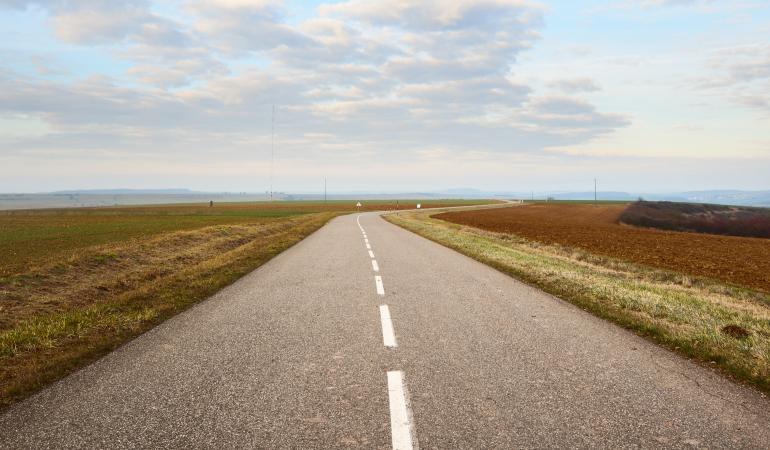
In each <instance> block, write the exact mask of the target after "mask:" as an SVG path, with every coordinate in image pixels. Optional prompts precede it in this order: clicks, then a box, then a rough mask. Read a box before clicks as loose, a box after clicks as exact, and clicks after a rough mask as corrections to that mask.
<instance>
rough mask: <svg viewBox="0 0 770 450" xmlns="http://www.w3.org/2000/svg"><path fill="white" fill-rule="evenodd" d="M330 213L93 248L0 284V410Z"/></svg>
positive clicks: (207, 291) (204, 293)
mask: <svg viewBox="0 0 770 450" xmlns="http://www.w3.org/2000/svg"><path fill="white" fill-rule="evenodd" d="M337 214H338V213H333V212H326V213H315V214H304V215H301V216H287V217H280V218H274V219H272V220H270V221H258V222H255V223H244V224H235V225H216V226H209V227H204V228H200V229H197V230H191V231H178V232H173V233H168V234H164V235H160V236H156V237H153V238H151V239H146V240H142V239H137V240H130V241H126V242H120V243H115V244H109V245H102V246H96V247H91V248H87V249H81V250H80V251H79V252H78V253H77V255H75V256H72V257H70V258H68V259H67V260H64V261H59V262H55V263H50V264H48V265H44V266H41V267H36V268H34V269H30V270H28V271H26V272H23V273H17V274H15V275H14V276H9V277H6V278H4V279H0V305H2V307H0V406H4V405H8V404H10V403H12V402H14V401H17V400H19V399H21V398H23V397H25V396H26V395H29V394H30V393H32V392H34V391H35V390H37V389H39V388H40V387H42V386H44V385H46V384H47V383H49V382H51V381H53V380H56V379H58V378H60V377H62V376H64V375H66V374H67V373H69V372H71V371H72V370H74V369H77V368H78V367H81V366H83V365H84V364H86V363H88V362H90V361H92V360H94V359H96V358H98V357H99V356H101V355H103V354H104V353H106V352H108V351H110V350H112V349H114V348H115V347H117V346H118V345H120V344H121V343H123V342H125V341H126V340H128V339H131V338H132V337H135V336H137V335H139V334H141V333H142V332H144V331H146V330H148V329H150V328H151V327H153V326H154V325H156V324H158V323H160V322H162V321H163V320H165V319H167V318H168V317H171V316H172V315H174V314H176V313H178V312H179V311H181V310H183V309H185V308H187V307H189V306H190V305H192V304H194V303H195V302H197V301H199V300H202V299H204V298H206V297H208V296H210V295H212V294H214V293H215V292H217V291H218V290H219V289H221V288H223V287H224V286H226V285H228V284H230V283H232V282H233V281H235V280H236V279H237V278H239V277H241V276H242V275H244V274H246V273H248V272H249V271H251V270H253V269H254V268H256V267H258V266H260V265H261V264H263V263H264V262H266V261H267V260H269V259H270V258H272V257H273V256H275V255H277V254H278V253H280V252H282V251H283V250H285V249H286V248H288V247H290V246H291V245H293V244H295V243H296V242H298V241H300V240H301V239H303V238H304V237H305V236H307V235H308V234H310V233H312V232H313V231H315V230H317V229H318V228H320V227H321V226H322V225H323V224H324V223H326V222H327V221H328V220H329V219H330V218H332V217H334V216H336V215H337Z"/></svg>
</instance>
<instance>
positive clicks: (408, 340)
mask: <svg viewBox="0 0 770 450" xmlns="http://www.w3.org/2000/svg"><path fill="white" fill-rule="evenodd" d="M367 247H369V248H367ZM370 252H371V253H370ZM377 277H379V278H377ZM418 446H419V447H421V448H423V449H434V448H435V449H450V448H522V447H524V448H532V447H534V448H568V447H569V448H589V447H590V448H596V447H600V448H621V447H633V448H638V447H642V448H652V447H655V448H660V447H674V448H698V447H703V448H706V447H707V448H770V401H768V399H767V398H766V397H764V396H762V395H761V394H759V393H758V392H756V391H753V390H751V389H748V388H745V387H741V386H739V385H737V384H734V383H732V382H730V381H727V380H725V379H724V378H722V377H721V376H719V375H716V374H715V373H713V372H712V371H711V370H709V369H707V368H703V367H701V366H698V365H696V364H693V363H691V362H689V361H687V360H684V359H682V358H680V357H678V356H675V355H673V354H671V353H669V352H667V351H666V350H663V349H660V348H658V347H656V346H655V345H653V344H650V343H648V342H646V341H645V340H643V339H641V338H639V337H637V336H635V335H633V334H632V333H629V332H627V331H624V330H622V329H620V328H618V327H616V326H614V325H612V324H609V323H607V322H604V321H602V320H600V319H597V318H595V317H593V316H591V315H589V314H588V313H585V312H583V311H581V310H579V309H578V308H575V307H573V306H571V305H570V304H567V303H565V302H563V301H561V300H558V299H555V298H553V297H551V296H549V295H547V294H544V293H542V292H540V291H538V290H536V289H534V288H531V287H528V286H526V285H524V284H522V283H519V282H517V281H515V280H514V279H512V278H510V277H508V276H506V275H503V274H501V273H499V272H496V271H495V270H493V269H491V268H489V267H486V266H484V265H482V264H480V263H477V262H475V261H473V260H471V259H469V258H466V257H464V256H462V255H460V254H458V253H455V252H453V251H451V250H448V249H446V248H444V247H441V246H439V245H437V244H434V243H432V242H430V241H427V240H425V239H423V238H420V237H418V236H416V235H413V234H411V233H409V232H407V231H404V230H402V229H400V228H397V227H395V226H393V225H391V224H389V223H387V222H385V221H384V220H382V219H381V218H380V217H378V216H377V215H376V214H364V215H361V216H360V226H359V223H358V222H357V216H356V215H352V216H344V217H340V218H337V219H335V220H333V221H332V222H330V223H329V224H328V225H327V226H325V227H324V228H322V229H321V230H319V231H318V232H317V233H315V234H313V235H312V236H310V237H309V238H307V239H306V240H304V241H303V242H301V243H299V244H298V245H296V246H295V247H293V248H291V249H290V250H288V251H286V252H284V253H283V254H281V255H280V256H278V257H276V258H275V259H273V260H272V261H270V262H269V263H268V264H265V265H264V266H262V267H261V268H259V269H258V270H256V271H254V272H252V273H251V274H249V275H247V276H246V277H244V278H242V279H241V280H239V281H238V282H236V283H235V284H233V285H232V286H230V287H228V288H226V289H224V290H223V291H221V292H220V293H219V294H217V295H215V296H213V297H212V298H210V299H209V300H207V301H204V302H202V303H200V304H199V305H197V306H196V307H194V308H192V309H190V310H189V311H187V312H185V313H183V314H180V315H179V316H177V317H175V318H173V319H171V320H169V321H167V322H166V323H164V324H163V325H161V326H159V327H157V328H155V329H154V330H152V331H150V332H148V333H146V334H144V335H142V336H141V337H139V338H137V339H135V340H134V341H132V342H130V343H128V344H127V345H125V346H123V347H122V348H120V349H119V350H117V351H116V352H114V353H112V354H110V355H108V356H106V357H105V358H103V359H101V360H100V361H98V362H97V363H95V364H92V365H91V366H89V367H87V368H85V369H83V370H81V371H79V372H77V373H75V374H73V375H72V376H69V377H68V378H66V379H64V380H62V381H60V382H58V383H56V384H54V385H52V386H51V387H49V388H48V389H46V390H44V391H43V392H41V393H39V394H37V395H35V396H34V397H31V398H29V399H28V400H27V401H24V402H22V403H20V404H17V405H16V406H14V407H12V408H10V409H9V410H8V411H7V412H6V413H5V414H4V415H3V416H2V417H0V447H2V448H13V449H18V448H300V449H312V448H335V447H342V448H344V447H361V448H382V449H388V448H406V449H408V448H418Z"/></svg>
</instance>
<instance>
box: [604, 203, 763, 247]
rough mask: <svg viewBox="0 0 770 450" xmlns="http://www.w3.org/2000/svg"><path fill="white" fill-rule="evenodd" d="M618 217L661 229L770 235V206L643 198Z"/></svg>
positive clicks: (627, 221) (735, 234) (626, 221)
mask: <svg viewBox="0 0 770 450" xmlns="http://www.w3.org/2000/svg"><path fill="white" fill-rule="evenodd" d="M619 219H620V221H621V222H622V223H625V224H628V225H635V226H640V227H649V228H658V229H661V230H673V231H689V232H694V233H710V234H721V235H726V236H743V237H762V238H770V208H749V207H744V206H724V205H707V204H695V203H674V202H644V201H642V202H636V203H633V204H632V205H630V206H629V207H628V208H627V209H626V210H625V211H623V213H622V214H621V215H620V218H619Z"/></svg>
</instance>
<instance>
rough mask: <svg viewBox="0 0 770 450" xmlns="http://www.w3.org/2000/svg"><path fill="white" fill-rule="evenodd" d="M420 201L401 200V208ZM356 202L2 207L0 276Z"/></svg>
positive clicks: (372, 206)
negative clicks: (143, 242)
mask: <svg viewBox="0 0 770 450" xmlns="http://www.w3.org/2000/svg"><path fill="white" fill-rule="evenodd" d="M417 202H418V201H415V200H400V201H398V207H399V208H401V209H406V208H414V207H415V206H416V203H417ZM419 202H420V203H421V204H422V205H423V207H425V208H432V207H439V206H462V205H472V204H479V203H484V201H483V200H481V201H478V200H477V201H466V200H428V201H419ZM355 204H356V203H355V202H354V201H330V202H327V203H324V202H272V203H270V202H257V203H215V204H214V207H209V205H208V204H183V205H160V206H124V207H106V208H101V207H100V208H65V209H38V210H15V211H0V277H3V276H8V275H12V274H15V273H18V272H22V271H24V270H27V269H30V268H33V267H35V266H39V265H45V264H48V263H51V262H54V261H57V260H61V259H66V258H70V257H74V256H76V255H77V253H78V252H79V251H80V250H82V249H87V248H89V247H91V246H94V245H102V244H108V243H116V242H122V241H128V240H131V239H136V238H139V239H144V238H147V237H149V236H155V235H159V234H162V233H168V232H172V231H182V230H194V229H198V228H202V227H206V226H213V225H234V224H246V223H264V222H266V221H270V220H274V219H277V218H287V217H291V216H297V215H301V214H308V213H319V212H352V211H355V210H356V207H355ZM362 204H363V207H362V208H361V209H362V210H365V211H375V210H390V209H395V208H396V205H397V203H396V201H395V200H394V201H377V202H362Z"/></svg>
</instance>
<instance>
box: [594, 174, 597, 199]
mask: <svg viewBox="0 0 770 450" xmlns="http://www.w3.org/2000/svg"><path fill="white" fill-rule="evenodd" d="M596 199H597V195H596V178H594V205H595V204H596V203H597V200H596Z"/></svg>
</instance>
